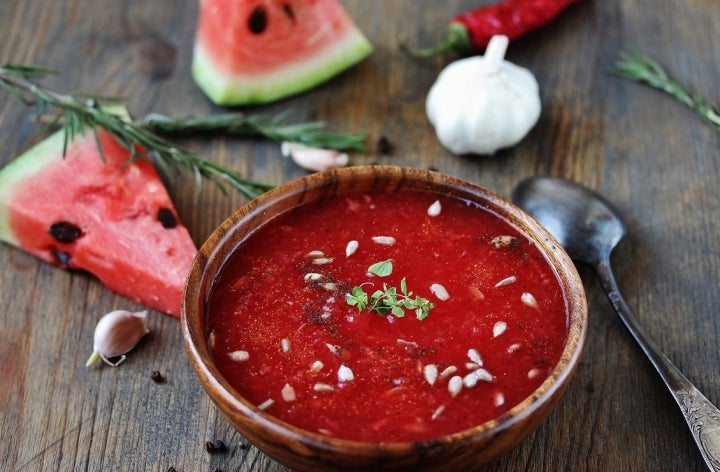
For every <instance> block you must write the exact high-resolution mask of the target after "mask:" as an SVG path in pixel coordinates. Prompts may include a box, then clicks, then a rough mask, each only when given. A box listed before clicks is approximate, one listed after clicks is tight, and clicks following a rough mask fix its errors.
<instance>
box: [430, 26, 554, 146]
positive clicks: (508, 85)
mask: <svg viewBox="0 0 720 472" xmlns="http://www.w3.org/2000/svg"><path fill="white" fill-rule="evenodd" d="M507 46H508V38H507V37H506V36H493V38H492V39H491V40H490V43H489V44H488V47H487V50H486V51H485V55H484V56H475V57H469V58H467V59H461V60H458V61H455V62H453V63H451V64H449V65H448V66H447V67H446V68H445V69H443V71H442V72H440V75H439V76H438V78H437V80H436V82H435V83H434V84H433V86H432V87H431V88H430V91H429V92H428V96H427V100H426V102H425V109H426V112H427V116H428V119H429V120H430V122H431V123H432V125H433V126H434V127H435V132H436V134H437V137H438V139H439V140H440V143H441V144H442V145H443V146H445V148H447V149H448V150H449V151H451V152H453V153H455V154H493V153H494V152H495V151H497V150H498V149H502V148H506V147H510V146H513V145H515V144H517V143H518V142H519V141H520V140H521V139H522V138H524V137H525V135H526V134H527V133H528V132H529V131H530V129H531V128H532V127H533V126H534V125H535V123H536V122H537V120H538V118H539V117H540V94H539V87H538V83H537V81H536V80H535V77H534V76H533V74H532V73H531V72H530V71H529V70H527V69H525V68H522V67H518V66H516V65H515V64H513V63H511V62H508V61H506V60H504V59H503V58H504V57H505V51H506V50H507Z"/></svg>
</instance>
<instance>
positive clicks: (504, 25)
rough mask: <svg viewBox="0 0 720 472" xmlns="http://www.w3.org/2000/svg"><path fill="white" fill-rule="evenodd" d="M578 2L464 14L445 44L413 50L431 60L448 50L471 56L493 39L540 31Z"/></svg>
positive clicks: (516, 2) (508, 3)
mask: <svg viewBox="0 0 720 472" xmlns="http://www.w3.org/2000/svg"><path fill="white" fill-rule="evenodd" d="M576 1H578V0H502V1H501V2H499V3H496V4H494V5H486V6H482V7H480V8H477V9H475V10H472V11H469V12H466V13H462V14H460V15H458V16H456V17H455V18H453V19H452V20H451V21H450V25H449V26H448V34H447V38H446V40H445V42H443V43H442V44H439V45H438V46H435V47H433V48H429V49H419V50H413V51H410V52H411V53H412V54H414V55H417V56H420V57H429V56H434V55H437V54H441V53H443V52H447V51H451V50H452V51H456V52H459V53H461V54H470V53H473V52H479V51H483V50H484V49H485V47H486V46H487V45H488V42H489V41H490V38H492V37H493V36H495V35H505V36H507V37H508V39H510V40H512V39H515V38H517V37H519V36H522V35H523V34H525V33H527V32H529V31H531V30H533V29H536V28H539V27H540V26H543V25H544V24H546V23H548V22H549V21H550V20H552V19H553V18H555V17H556V16H557V15H558V14H559V13H560V12H561V11H563V10H564V9H565V8H566V7H567V6H568V5H570V4H571V3H574V2H576Z"/></svg>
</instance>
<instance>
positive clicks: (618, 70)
mask: <svg viewBox="0 0 720 472" xmlns="http://www.w3.org/2000/svg"><path fill="white" fill-rule="evenodd" d="M610 73H611V74H614V75H617V76H618V77H624V78H626V79H630V80H634V81H636V82H640V83H644V84H647V85H649V86H651V87H653V88H655V89H658V90H661V91H663V92H665V93H667V94H668V95H670V96H672V97H673V98H675V99H676V100H678V101H679V102H681V103H683V104H685V105H686V106H688V107H690V108H691V109H692V110H694V111H695V112H696V113H697V114H698V115H700V117H701V118H702V119H704V120H705V121H707V122H708V123H710V125H712V126H713V127H714V128H715V129H716V130H717V131H720V107H719V106H718V105H715V104H712V103H710V102H709V101H707V100H706V99H705V98H704V97H703V96H702V95H701V94H699V93H697V92H695V91H694V90H692V89H691V88H690V87H688V86H687V85H685V84H682V83H680V82H678V81H677V80H675V79H673V78H672V77H670V75H669V74H668V73H667V72H666V71H665V69H663V67H662V66H661V65H660V64H659V63H658V62H657V61H655V60H654V59H652V58H651V57H649V56H646V55H644V54H640V53H638V52H634V51H633V52H621V53H620V55H619V59H618V60H617V61H616V62H615V65H614V67H613V68H611V69H610Z"/></svg>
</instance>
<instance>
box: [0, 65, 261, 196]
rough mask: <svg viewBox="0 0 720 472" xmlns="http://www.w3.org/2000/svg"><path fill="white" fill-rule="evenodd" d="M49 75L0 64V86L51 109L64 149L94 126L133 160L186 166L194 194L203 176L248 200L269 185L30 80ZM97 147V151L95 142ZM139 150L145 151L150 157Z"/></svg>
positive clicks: (95, 104)
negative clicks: (61, 129) (116, 142)
mask: <svg viewBox="0 0 720 472" xmlns="http://www.w3.org/2000/svg"><path fill="white" fill-rule="evenodd" d="M52 73H55V71H53V70H51V69H46V68H42V67H35V66H27V65H12V64H11V65H5V66H2V67H0V85H1V86H2V87H3V88H4V89H6V90H8V91H9V92H10V93H11V94H13V95H15V96H16V97H18V98H19V99H20V100H22V101H23V103H25V104H26V105H35V106H37V108H38V111H37V113H38V116H43V115H44V114H45V113H46V112H47V111H48V110H50V109H57V110H58V113H57V115H56V116H55V119H54V120H53V122H54V123H61V124H62V127H63V129H64V131H65V140H64V148H65V149H67V145H68V142H70V141H72V139H73V138H74V137H75V136H76V135H78V134H79V133H82V132H83V131H84V130H85V129H91V130H93V132H94V133H95V137H96V140H97V132H98V129H99V128H102V129H104V130H106V131H107V132H109V133H111V134H112V135H113V136H114V137H115V138H116V139H117V140H118V142H119V143H120V144H121V145H122V146H123V147H125V148H126V149H127V150H128V151H130V152H131V153H132V155H133V157H134V158H143V159H147V160H151V161H153V162H154V163H155V164H157V165H158V166H159V167H161V168H163V169H164V170H167V169H168V168H170V167H180V168H184V169H187V170H190V171H191V172H192V173H193V174H194V176H195V183H196V191H197V192H199V190H200V187H201V184H202V180H203V179H208V180H210V181H212V182H214V183H215V184H217V185H218V186H219V187H220V188H223V189H224V186H223V183H228V184H229V185H231V186H232V187H233V188H235V189H236V190H238V191H239V192H240V193H241V194H243V195H244V196H245V197H247V198H249V199H252V198H255V197H257V196H259V195H260V194H262V193H264V192H266V191H267V190H270V189H271V188H272V186H271V185H268V184H264V183H260V182H255V181H252V180H248V179H245V178H243V177H242V176H240V174H238V173H236V172H234V171H232V170H230V169H226V168H224V167H222V166H220V165H217V164H215V163H213V162H210V161H208V160H206V159H203V158H201V157H199V156H197V155H196V154H194V153H193V152H191V151H189V150H187V149H184V148H182V147H180V146H177V145H175V144H173V143H171V142H170V141H168V140H166V139H165V138H163V137H161V136H158V135H157V134H155V133H153V132H152V131H150V130H148V129H145V128H143V127H142V126H138V125H136V124H134V123H131V122H129V121H127V120H126V119H125V117H124V116H122V115H120V114H117V113H116V112H112V111H109V110H108V109H104V108H102V107H101V106H99V103H98V100H96V99H89V100H88V99H83V98H82V96H81V95H74V94H61V93H57V92H55V91H52V90H50V89H48V88H46V87H44V86H42V85H39V84H37V83H36V82H35V80H36V79H40V78H43V77H45V76H47V75H48V74H52ZM107 101H109V102H113V101H116V100H112V99H109V100H107ZM98 148H99V149H100V150H101V152H102V149H101V148H100V147H99V146H98ZM143 149H147V150H148V151H149V152H151V153H152V156H153V157H154V159H152V158H151V157H150V156H149V155H148V154H147V153H146V152H145V151H144V150H143Z"/></svg>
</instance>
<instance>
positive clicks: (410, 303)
mask: <svg viewBox="0 0 720 472" xmlns="http://www.w3.org/2000/svg"><path fill="white" fill-rule="evenodd" d="M392 269H393V266H392V261H391V260H386V261H380V262H376V263H375V264H373V265H371V266H370V267H369V268H368V272H369V273H371V274H374V275H377V276H379V277H386V276H388V275H390V274H391V273H392ZM368 284H370V285H371V283H370V282H367V283H365V284H360V285H357V286H355V287H353V288H352V290H351V291H350V293H348V294H346V295H345V302H346V303H347V304H348V305H350V306H354V307H357V309H358V311H360V312H363V311H365V310H366V309H367V310H369V311H373V312H375V313H377V314H378V315H380V316H388V315H393V316H395V317H397V318H402V317H403V316H405V310H406V309H407V310H414V311H415V317H416V318H417V319H418V320H420V321H422V320H424V319H426V318H427V317H428V315H429V314H430V310H431V309H432V307H433V304H432V303H431V302H430V301H429V300H428V299H426V298H423V297H420V296H417V295H413V293H412V292H410V291H409V290H408V288H407V281H406V280H405V277H403V278H402V280H400V289H399V290H398V288H397V287H391V286H388V285H387V284H385V283H383V288H382V290H379V289H378V290H375V291H374V292H373V293H372V294H370V295H369V294H368V293H367V292H366V291H365V289H363V285H368Z"/></svg>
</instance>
